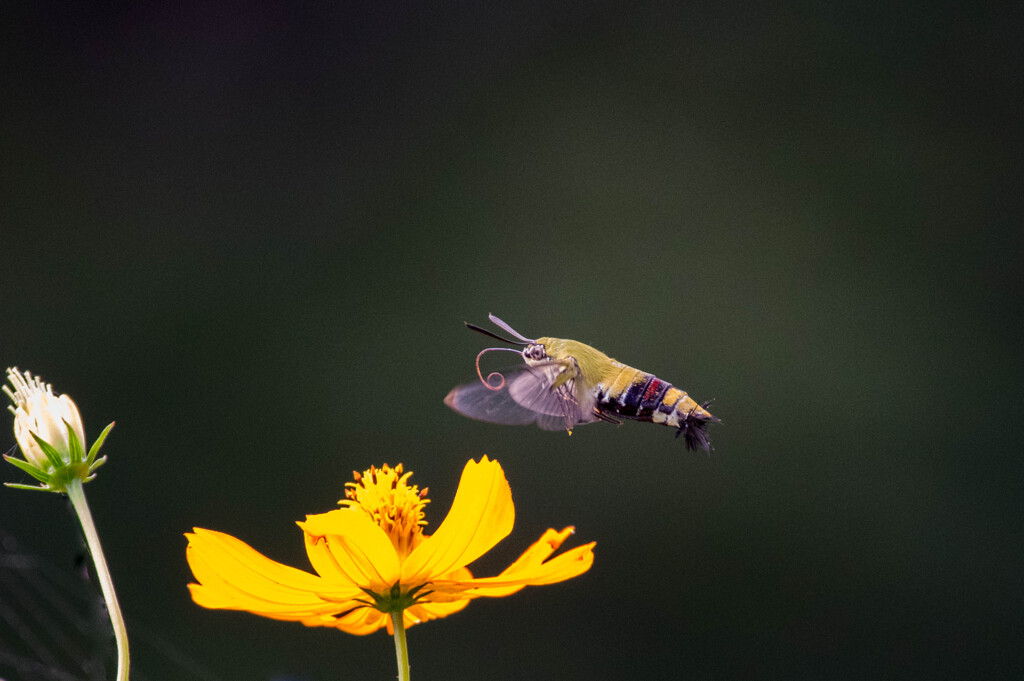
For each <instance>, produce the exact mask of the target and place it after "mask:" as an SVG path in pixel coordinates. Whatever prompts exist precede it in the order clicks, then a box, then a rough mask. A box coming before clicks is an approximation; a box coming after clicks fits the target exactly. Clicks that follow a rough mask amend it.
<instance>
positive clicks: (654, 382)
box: [640, 378, 662, 402]
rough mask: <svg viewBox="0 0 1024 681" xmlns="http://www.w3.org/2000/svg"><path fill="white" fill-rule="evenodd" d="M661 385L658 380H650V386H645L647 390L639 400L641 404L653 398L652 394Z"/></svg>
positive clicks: (660, 381)
mask: <svg viewBox="0 0 1024 681" xmlns="http://www.w3.org/2000/svg"><path fill="white" fill-rule="evenodd" d="M661 384H662V380H661V379H660V378H652V379H651V383H650V385H648V386H647V390H645V391H644V396H643V397H642V398H641V399H640V401H641V402H646V401H647V400H649V399H651V398H652V397H653V396H654V393H656V392H658V387H659V386H660V385H661Z"/></svg>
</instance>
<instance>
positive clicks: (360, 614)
mask: <svg viewBox="0 0 1024 681" xmlns="http://www.w3.org/2000/svg"><path fill="white" fill-rule="evenodd" d="M389 622H391V618H390V617H389V616H388V615H385V614H384V613H382V612H380V611H379V610H374V609H373V608H369V607H366V608H359V609H358V610H353V611H352V612H349V613H346V614H345V615H343V616H342V617H338V618H337V619H335V620H333V621H332V622H327V623H324V624H323V625H320V624H310V623H308V622H303V624H306V625H307V626H327V627H335V628H337V629H340V630H342V631H344V632H345V633H347V634H355V635H356V636H365V635H366V634H372V633H373V632H375V631H377V630H378V629H380V628H381V627H383V626H385V625H387V624H388V623H389Z"/></svg>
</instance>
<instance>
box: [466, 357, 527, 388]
mask: <svg viewBox="0 0 1024 681" xmlns="http://www.w3.org/2000/svg"><path fill="white" fill-rule="evenodd" d="M497 350H503V351H505V352H514V353H516V354H517V355H518V354H522V353H520V352H519V351H518V350H513V349H512V348H484V349H483V350H481V351H480V352H478V353H477V355H476V375H477V376H479V377H480V382H481V383H483V384H484V387H485V388H487V389H488V390H493V391H494V392H498V391H499V390H501V389H502V388H504V387H505V377H504V376H502V375H501V373H499V372H497V371H492V372H491V373H489V374H487V378H484V375H483V374H482V373H480V357H481V356H482V355H483V354H484V353H485V352H491V351H497ZM495 376H497V377H498V380H500V381H501V382H500V383H498V385H494V384H493V383H491V379H492V378H494V377H495Z"/></svg>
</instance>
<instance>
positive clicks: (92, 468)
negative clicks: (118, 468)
mask: <svg viewBox="0 0 1024 681" xmlns="http://www.w3.org/2000/svg"><path fill="white" fill-rule="evenodd" d="M106 462H107V457H106V456H101V457H100V458H98V459H96V460H95V461H93V462H92V463H91V464H89V477H88V478H86V480H85V481H86V482H88V481H89V480H92V479H93V477H95V475H94V474H95V473H96V469H97V468H99V467H100V466H102V465H103V464H105V463H106Z"/></svg>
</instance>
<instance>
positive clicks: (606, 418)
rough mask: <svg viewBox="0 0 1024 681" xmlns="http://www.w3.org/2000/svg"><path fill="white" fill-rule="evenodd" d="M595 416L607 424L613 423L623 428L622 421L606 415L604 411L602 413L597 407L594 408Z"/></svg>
mask: <svg viewBox="0 0 1024 681" xmlns="http://www.w3.org/2000/svg"><path fill="white" fill-rule="evenodd" d="M594 416H596V417H597V418H598V419H600V420H602V421H604V422H605V423H612V424H615V425H616V426H621V425H622V419H617V418H615V417H614V416H609V415H608V414H605V413H604V412H603V411H601V410H600V409H598V408H597V407H594Z"/></svg>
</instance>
